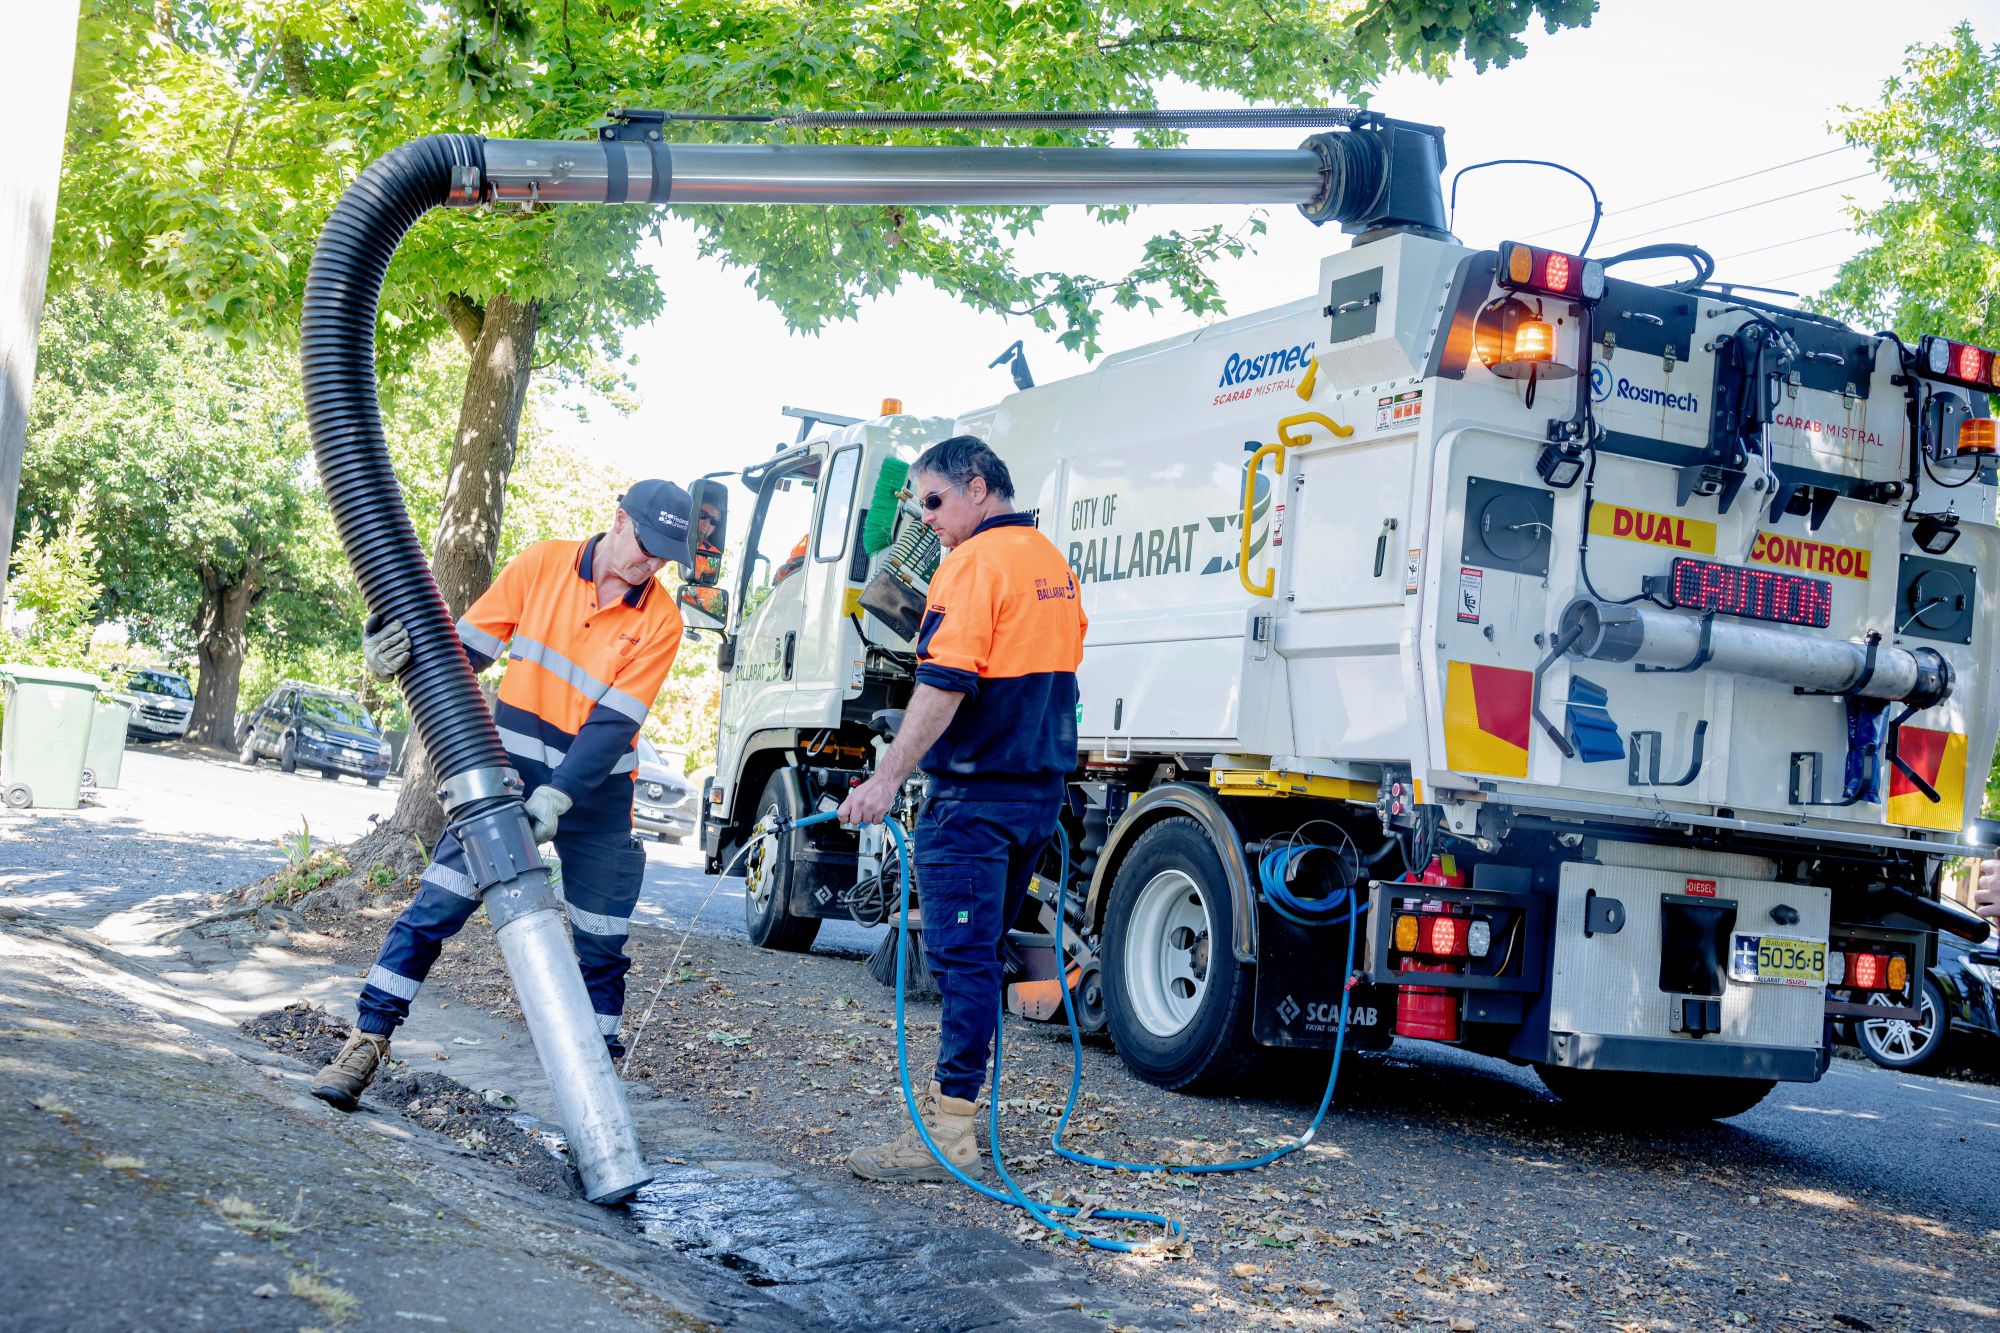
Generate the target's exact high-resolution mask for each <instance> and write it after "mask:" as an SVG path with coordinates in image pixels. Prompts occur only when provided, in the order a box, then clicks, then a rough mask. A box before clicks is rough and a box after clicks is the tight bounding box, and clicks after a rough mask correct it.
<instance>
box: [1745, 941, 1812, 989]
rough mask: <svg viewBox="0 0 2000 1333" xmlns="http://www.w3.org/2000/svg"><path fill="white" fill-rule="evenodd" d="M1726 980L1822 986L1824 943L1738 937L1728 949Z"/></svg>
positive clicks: (1775, 984)
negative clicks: (1727, 975) (1727, 973)
mask: <svg viewBox="0 0 2000 1333" xmlns="http://www.w3.org/2000/svg"><path fill="white" fill-rule="evenodd" d="M1729 978H1730V980H1732V981H1750V982H1764V983H1767V984H1770V985H1774V986H1824V985H1825V984H1826V943H1825V942H1824V941H1823V940H1801V939H1793V938H1792V937H1790V936H1787V935H1738V936H1736V937H1735V938H1734V939H1733V941H1732V942H1731V944H1730V948H1729Z"/></svg>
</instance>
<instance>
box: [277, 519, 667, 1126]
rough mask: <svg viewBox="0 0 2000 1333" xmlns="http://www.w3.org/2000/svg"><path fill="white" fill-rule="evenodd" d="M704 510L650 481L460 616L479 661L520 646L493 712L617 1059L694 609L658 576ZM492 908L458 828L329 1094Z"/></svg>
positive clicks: (331, 1070) (392, 952)
mask: <svg viewBox="0 0 2000 1333" xmlns="http://www.w3.org/2000/svg"><path fill="white" fill-rule="evenodd" d="M690 508H691V504H690V501H689V499H688V493H687V492H686V491H684V490H682V489H681V488H680V487H679V486H676V485H674V484H673V483H672V482H670V481H642V482H639V483H637V484H635V485H634V486H633V487H632V489H630V490H629V491H627V492H626V493H625V494H624V495H622V496H620V497H619V503H618V509H617V511H616V512H615V513H614V514H613V515H612V521H611V526H610V527H609V528H608V529H607V530H605V531H604V532H600V533H598V534H597V535H596V536H594V537H591V538H589V539H588V540H585V541H550V542H539V543H537V544H536V545H534V546H530V547H529V548H528V549H527V550H525V551H523V552H521V553H520V554H519V555H517V556H515V557H514V559H513V560H512V561H511V562H509V563H508V565H507V567H506V568H505V569H503V570H501V571H500V575H499V577H497V578H496V579H494V580H493V586H492V587H490V588H488V589H487V590H486V592H485V594H484V595H483V596H481V597H480V598H479V600H478V601H476V602H474V603H473V604H472V608H471V609H470V610H468V611H467V612H466V613H465V616H464V618H463V619H461V620H460V621H459V622H458V637H459V640H460V643H461V644H462V645H463V647H464V649H465V655H466V657H467V658H468V659H469V660H470V661H471V663H472V666H473V669H474V670H476V671H478V670H484V669H485V668H486V667H488V666H491V665H492V664H493V663H494V662H495V661H497V660H498V659H499V658H500V655H501V654H502V653H505V654H506V655H507V670H506V673H505V674H504V675H503V676H502V677H501V678H500V697H499V701H498V702H497V703H496V704H495V705H494V708H493V720H494V722H495V723H496V724H497V725H498V727H499V731H500V743H501V745H502V746H504V747H505V748H506V751H507V757H508V761H509V763H510V764H511V765H512V766H513V768H514V770H515V771H516V772H517V773H518V774H520V776H521V780H522V783H523V785H524V787H525V788H526V790H527V793H528V798H527V802H526V805H527V815H528V819H529V822H530V824H531V825H532V826H533V828H534V834H535V840H536V841H537V842H553V843H554V844H555V850H556V856H557V857H558V858H559V859H560V860H561V862H562V891H563V900H564V902H565V903H566V904H567V906H568V908H569V918H570V925H571V927H572V930H571V932H570V935H571V939H572V941H573V942H574V944H575V947H576V956H577V962H578V964H579V965H580V966H581V968H582V971H583V980H584V987H585V989H586V990H588V991H589V993H590V1002H591V1008H592V1009H593V1010H595V1011H596V1014H597V1027H598V1031H599V1032H601V1033H602V1034H603V1035H604V1042H605V1045H606V1046H607V1047H608V1048H609V1049H610V1051H611V1054H612V1055H613V1056H614V1057H616V1056H619V1055H622V1054H624V1047H623V1046H622V1045H621V1044H620V1042H619V1035H618V1033H619V1026H620V1020H621V1018H622V1016H623V1014H624V1012H625V973H626V972H627V971H628V970H629V969H630V968H631V966H632V963H631V960H630V959H629V958H627V957H626V956H625V935H626V931H627V929H628V927H629V925H630V922H631V917H632V908H633V906H634V905H635V904H636V903H637V902H638V900H639V889H640V887H641V885H642V883H643V882H644V879H645V873H646V854H645V852H644V851H643V850H641V849H640V847H639V845H638V843H637V842H635V841H634V840H633V838H632V784H633V775H634V774H635V773H637V772H638V769H639V754H638V750H637V745H638V740H639V727H640V725H641V724H642V723H643V722H645V720H646V714H647V710H648V709H649V708H650V707H651V706H652V702H653V699H654V697H655V696H656V695H658V694H659V692H660V687H661V686H662V685H663V684H665V683H666V679H667V672H668V671H669V670H670V669H671V668H672V667H673V664H674V655H675V654H676V653H677V652H679V651H680V644H681V630H682V626H681V616H680V612H679V610H678V609H677V608H676V607H675V605H674V599H673V597H672V595H671V594H670V593H668V591H667V590H666V589H665V588H663V587H661V586H660V585H659V584H658V582H656V581H655V579H654V577H653V576H654V575H655V574H657V573H658V572H659V570H660V568H661V567H662V566H664V565H665V564H666V563H667V561H668V560H669V559H678V560H681V561H683V562H688V563H693V562H694V560H695V558H696V557H694V556H693V555H691V554H690V551H691V550H692V549H693V546H692V543H691V541H690V535H689V531H688V528H689V509H690ZM688 572H690V573H691V572H692V571H688ZM362 653H363V656H364V658H365V660H366V662H367V665H368V670H369V671H370V672H371V673H372V674H374V675H376V676H377V677H378V678H379V679H386V678H388V677H389V676H393V675H394V674H395V673H396V672H398V671H400V670H402V668H403V667H404V666H405V665H407V664H408V662H409V660H410V636H409V634H408V633H407V632H406V631H405V630H404V628H403V626H402V625H400V624H398V623H396V622H394V621H391V622H389V623H387V624H381V625H377V624H373V623H371V624H370V625H369V626H368V627H366V629H365V630H364V633H363V635H362ZM478 906H479V896H478V889H477V888H476V886H475V884H474V881H473V878H472V875H471V873H470V871H469V869H468V867H467V865H466V860H465V849H464V848H463V847H462V846H460V844H459V842H458V840H457V839H456V838H455V837H453V836H452V834H451V832H450V831H449V830H447V831H446V832H445V833H444V835H443V836H442V837H441V838H439V840H438V845H437V850H436V853H435V855H433V857H432V858H431V863H430V866H429V867H428V868H427V869H426V870H425V871H424V873H423V877H422V879H421V880H420V881H419V884H418V887H417V895H416V897H415V898H413V899H411V900H410V905H409V906H408V907H406V908H404V909H403V913H402V915H401V916H399V917H397V918H396V922H395V924H394V925H393V926H391V927H390V928H389V934H388V937H387V938H386V939H385V940H384V941H383V942H382V949H381V952H380V953H379V954H378V955H377V956H376V959H375V965H374V966H373V967H372V968H370V969H369V971H368V979H367V981H366V982H365V983H364V984H363V986H362V987H361V995H360V999H359V1000H358V1001H357V1003H356V1006H355V1007H356V1009H357V1011H358V1014H357V1019H356V1022H355V1031H354V1035H353V1036H352V1037H350V1038H349V1039H348V1041H347V1044H346V1045H345V1046H343V1047H342V1048H341V1051H340V1054H339V1055H337V1056H335V1057H334V1059H333V1061H332V1063H330V1064H328V1065H327V1066H326V1067H325V1068H324V1069H322V1070H320V1071H319V1075H318V1076H317V1077H316V1078H315V1079H314V1080H313V1087H312V1093H313V1095H314V1096H315V1097H318V1098H320V1099H321V1100H322V1101H325V1102H329V1103H331V1104H332V1105H334V1106H337V1107H340V1108H341V1109H342V1110H350V1111H351V1110H353V1109H354V1106H355V1100H356V1098H357V1097H359V1096H360V1094H361V1090H362V1089H363V1088H365V1087H367V1086H368V1083H369V1080H371V1079H372V1078H373V1077H374V1076H375V1071H376V1069H377V1067H378V1065H379V1064H380V1062H381V1061H382V1060H385V1059H387V1058H388V1055H389V1034H390V1033H392V1032H394V1031H395V1029H396V1028H397V1026H398V1025H399V1024H401V1023H402V1021H403V1020H404V1019H405V1018H407V1017H408V1016H409V1012H410V1004H411V1002H412V1001H414V1000H415V999H416V997H417V988H418V987H419V986H421V985H422V984H423V981H424V978H425V977H426V976H427V975H428V974H429V972H430V969H431V965H432V964H433V963H434V962H436V961H437V956H438V950H439V949H441V948H442V947H443V946H444V942H445V941H446V940H448V939H450V938H451V937H452V936H453V935H455V934H457V933H458V931H459V928H460V927H462V926H464V924H465V923H466V921H467V920H468V919H469V918H470V917H471V916H472V913H473V911H474V909H475V908H477V907H478Z"/></svg>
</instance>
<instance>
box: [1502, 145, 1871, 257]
mask: <svg viewBox="0 0 2000 1333" xmlns="http://www.w3.org/2000/svg"><path fill="white" fill-rule="evenodd" d="M1852 151H1854V149H1853V147H1852V146H1851V145H1849V144H1842V145H1840V146H1839V147H1838V148H1828V149H1825V150H1823V151H1821V152H1817V153H1808V154H1806V155H1805V156H1804V157H1795V158H1793V159H1792V160H1791V161H1789V162H1780V163H1778V164H1777V165H1776V166H1772V167H1760V168H1758V169H1757V170H1755V171H1746V172H1744V173H1743V174H1742V175H1740V176H1731V177H1729V178H1728V179H1726V180H1719V181H1710V182H1709V183H1708V184H1706V185H1696V186H1693V187H1691V188H1689V189H1686V190H1677V191H1675V192H1674V193H1673V194H1663V195H1661V196H1660V197H1659V198H1657V199H1648V200H1647V201H1646V202H1645V203H1643V204H1628V205H1626V206H1625V207H1624V208H1612V209H1607V210H1605V213H1604V216H1605V217H1608V218H1612V217H1619V216H1621V215H1623V214H1626V213H1637V212H1639V211H1641V210H1642V209H1647V208H1653V207H1655V206H1657V205H1659V204H1670V203H1672V202H1673V201H1674V200H1676V199H1685V198H1687V197H1688V196H1689V195H1694V194H1706V193H1707V192H1708V191H1710V190H1719V189H1721V188H1722V187H1723V186H1725V185H1735V184H1737V183H1738V182H1739V181H1747V180H1751V179H1753V178H1754V177H1757V176H1766V175H1769V174H1770V173H1771V172H1774V171H1783V170H1784V169H1785V168H1786V167H1796V166H1798V165H1800V164H1801V163H1804V162H1817V161H1819V160H1820V159H1821V158H1823V157H1832V156H1833V155H1834V154H1835V153H1847V152H1852ZM1589 222H1590V219H1589V218H1578V219H1576V220H1575V221H1573V222H1559V223H1556V224H1555V225H1553V226H1549V227H1544V228H1542V229H1541V230H1540V231H1535V232H1530V233H1529V234H1527V235H1526V236H1523V237H1522V238H1521V239H1522V240H1524V241H1532V240H1536V239H1537V238H1539V237H1543V236H1548V235H1550V234H1552V233H1554V232H1558V231H1561V230H1563V229H1564V228H1566V227H1581V226H1585V225H1588V223H1589Z"/></svg>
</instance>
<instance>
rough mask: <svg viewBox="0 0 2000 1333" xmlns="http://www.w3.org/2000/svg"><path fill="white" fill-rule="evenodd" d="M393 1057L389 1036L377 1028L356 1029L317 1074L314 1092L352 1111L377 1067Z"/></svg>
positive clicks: (345, 1109)
mask: <svg viewBox="0 0 2000 1333" xmlns="http://www.w3.org/2000/svg"><path fill="white" fill-rule="evenodd" d="M388 1058H389V1039H388V1038H387V1037H382V1036H377V1035H376V1034H375V1033H373V1032H356V1033H355V1034H354V1035H353V1036H351V1037H349V1038H348V1039H347V1044H346V1045H345V1046H343V1047H341V1048H340V1054H339V1055H336V1056H334V1057H333V1062H332V1063H331V1064H329V1065H327V1067H326V1068H324V1069H322V1070H320V1071H319V1073H318V1074H316V1075H315V1076H314V1077H313V1085H312V1095H313V1096H315V1097H317V1098H319V1099H320V1100H321V1101H323V1102H325V1103H327V1104H328V1105H329V1106H337V1107H339V1108H340V1109H341V1110H343V1111H352V1110H353V1109H354V1105H355V1100H356V1099H357V1098H358V1097H360V1096H361V1090H362V1089H363V1088H365V1087H367V1086H368V1082H369V1080H370V1079H372V1078H374V1077H375V1070H376V1067H377V1066H379V1065H380V1064H381V1063H382V1062H383V1061H384V1060H387V1059H388Z"/></svg>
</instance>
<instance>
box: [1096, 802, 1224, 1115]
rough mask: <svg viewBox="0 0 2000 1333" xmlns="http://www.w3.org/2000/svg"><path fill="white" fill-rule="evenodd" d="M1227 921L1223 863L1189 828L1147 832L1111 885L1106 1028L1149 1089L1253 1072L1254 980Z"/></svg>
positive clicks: (1167, 824) (1200, 1085)
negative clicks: (1240, 959)
mask: <svg viewBox="0 0 2000 1333" xmlns="http://www.w3.org/2000/svg"><path fill="white" fill-rule="evenodd" d="M1233 916H1234V913H1233V911H1232V904H1231V902H1230V897H1229V881H1228V879H1227V877H1226V876H1225V875H1224V873H1223V869H1222V858H1221V857H1220V856H1218V855H1217V854H1216V851H1215V847H1214V845H1213V844H1212V843H1211V842H1210V841H1209V838H1208V834H1207V833H1206V832H1205V831H1204V830H1203V829H1202V826H1201V825H1200V824H1198V823H1196V822H1195V821H1194V820H1192V819H1168V820H1163V821H1161V822H1160V823H1159V824H1157V825H1155V826H1154V827H1152V828H1150V829H1147V830H1146V832H1145V833H1143V834H1141V835H1140V837H1139V841H1138V842H1137V843H1135V844H1133V847H1132V852H1131V854H1130V855H1129V856H1127V857H1126V858H1125V861H1124V863H1123V864H1122V865H1120V866H1119V867H1118V874H1117V877H1116V878H1115V879H1113V880H1112V884H1111V901H1110V903H1109V904H1108V906H1107V907H1106V909H1105V916H1104V953H1103V966H1104V1011H1105V1022H1106V1025H1107V1026H1108V1027H1109V1028H1110V1031H1111V1040H1112V1043H1113V1044H1114V1045H1116V1046H1117V1048H1118V1054H1119V1056H1120V1057H1121V1058H1122V1059H1123V1060H1124V1061H1125V1063H1126V1065H1127V1066H1128V1067H1129V1068H1130V1069H1131V1070H1132V1072H1133V1073H1135V1074H1137V1075H1138V1076H1139V1077H1140V1078H1142V1079H1144V1080H1146V1082H1148V1083H1151V1084H1153V1085H1154V1086H1155V1087H1161V1088H1167V1089H1169V1090H1172V1091H1180V1090H1183V1089H1187V1090H1200V1089H1204V1088H1220V1087H1225V1086H1228V1085H1230V1084H1232V1083H1234V1082H1236V1081H1237V1080H1238V1079H1239V1078H1241V1077H1242V1076H1243V1075H1244V1074H1246V1073H1247V1072H1248V1071H1249V1069H1250V1068H1251V1066H1252V1065H1254V1064H1255V1063H1256V1058H1257V1049H1256V1044H1255V1042H1254V1041H1253V1040H1252V1039H1251V1036H1250V1018H1251V1007H1252V1006H1251V995H1252V991H1253V989H1254V988H1253V986H1252V984H1251V982H1252V972H1251V969H1250V968H1248V967H1246V966H1244V965H1243V964H1242V963H1239V962H1237V961H1236V954H1235V952H1234V950H1232V949H1231V947H1230V939H1231V930H1232V926H1233Z"/></svg>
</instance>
